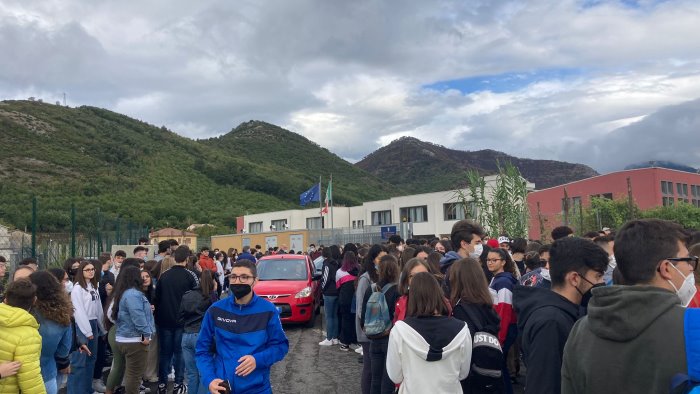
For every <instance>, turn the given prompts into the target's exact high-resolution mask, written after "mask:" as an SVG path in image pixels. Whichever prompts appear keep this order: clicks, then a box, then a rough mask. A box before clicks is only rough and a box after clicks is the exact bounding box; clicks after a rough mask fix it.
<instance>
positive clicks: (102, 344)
mask: <svg viewBox="0 0 700 394" xmlns="http://www.w3.org/2000/svg"><path fill="white" fill-rule="evenodd" d="M106 348H107V339H106V338H105V339H102V338H97V358H96V359H95V368H94V370H93V371H92V378H93V379H100V380H102V368H104V366H105V350H106Z"/></svg>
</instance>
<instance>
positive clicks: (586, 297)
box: [581, 283, 605, 308]
mask: <svg viewBox="0 0 700 394" xmlns="http://www.w3.org/2000/svg"><path fill="white" fill-rule="evenodd" d="M602 286H605V283H596V284H594V285H593V287H591V288H590V289H588V291H587V292H585V293H583V295H582V296H581V306H582V307H584V308H588V303H589V302H590V301H591V297H593V289H595V288H596V287H602Z"/></svg>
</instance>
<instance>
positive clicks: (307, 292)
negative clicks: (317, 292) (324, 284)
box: [294, 286, 311, 298]
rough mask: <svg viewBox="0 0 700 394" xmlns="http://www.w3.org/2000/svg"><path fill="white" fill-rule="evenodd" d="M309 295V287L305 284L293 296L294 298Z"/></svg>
mask: <svg viewBox="0 0 700 394" xmlns="http://www.w3.org/2000/svg"><path fill="white" fill-rule="evenodd" d="M309 296H311V287H309V286H306V287H304V288H303V289H301V291H300V292H298V293H297V295H295V296H294V298H304V297H309Z"/></svg>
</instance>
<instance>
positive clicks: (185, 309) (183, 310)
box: [178, 287, 212, 333]
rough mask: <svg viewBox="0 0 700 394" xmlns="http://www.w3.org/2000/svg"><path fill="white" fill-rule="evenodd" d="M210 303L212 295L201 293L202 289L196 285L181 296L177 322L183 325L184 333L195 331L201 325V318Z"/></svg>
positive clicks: (197, 330)
mask: <svg viewBox="0 0 700 394" xmlns="http://www.w3.org/2000/svg"><path fill="white" fill-rule="evenodd" d="M211 304H212V297H211V296H205V295H204V294H202V290H201V289H200V288H199V287H197V288H195V289H192V290H188V291H187V292H186V293H185V295H183V296H182V303H181V304H180V312H179V314H178V323H179V324H181V325H182V326H184V328H185V329H184V331H185V332H186V333H197V332H199V329H200V327H201V326H202V319H203V318H204V314H205V313H206V312H207V309H209V307H210V306H211Z"/></svg>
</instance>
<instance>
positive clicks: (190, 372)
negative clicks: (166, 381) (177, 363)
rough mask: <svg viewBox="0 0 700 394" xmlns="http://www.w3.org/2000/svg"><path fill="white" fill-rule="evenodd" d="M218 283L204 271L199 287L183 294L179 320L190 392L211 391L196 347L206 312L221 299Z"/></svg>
mask: <svg viewBox="0 0 700 394" xmlns="http://www.w3.org/2000/svg"><path fill="white" fill-rule="evenodd" d="M218 285H219V283H218V282H217V281H216V279H215V278H214V273H213V272H211V271H204V272H202V277H201V279H200V281H199V287H197V288H195V289H192V290H188V291H187V292H186V293H185V295H183V296H182V304H180V310H179V313H178V321H179V322H180V323H181V324H182V325H183V327H184V328H183V333H182V358H183V359H184V362H185V370H186V371H187V392H188V393H189V394H205V393H208V392H209V390H208V389H207V388H206V387H205V386H204V384H203V382H202V379H201V376H200V374H199V371H198V370H197V363H196V361H195V349H196V345H197V338H198V337H199V329H200V328H201V326H202V319H203V318H204V314H205V313H206V312H207V309H209V307H210V306H211V304H213V303H214V302H216V301H218V299H219V297H218V296H217V292H216V288H217V286H218Z"/></svg>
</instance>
